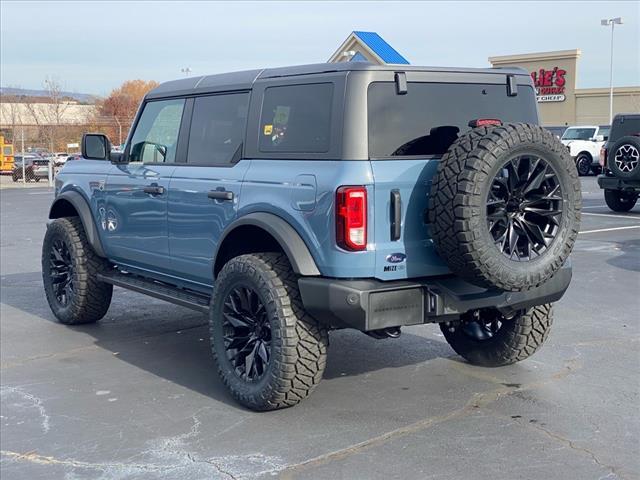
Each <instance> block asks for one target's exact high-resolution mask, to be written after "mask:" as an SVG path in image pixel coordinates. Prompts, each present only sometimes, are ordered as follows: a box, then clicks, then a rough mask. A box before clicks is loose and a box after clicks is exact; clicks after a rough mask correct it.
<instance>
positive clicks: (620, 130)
mask: <svg viewBox="0 0 640 480" xmlns="http://www.w3.org/2000/svg"><path fill="white" fill-rule="evenodd" d="M628 135H640V117H626V118H624V117H622V118H621V117H618V118H614V119H613V127H612V128H611V136H610V140H612V141H614V142H615V141H616V140H619V139H621V138H622V137H626V136H628Z"/></svg>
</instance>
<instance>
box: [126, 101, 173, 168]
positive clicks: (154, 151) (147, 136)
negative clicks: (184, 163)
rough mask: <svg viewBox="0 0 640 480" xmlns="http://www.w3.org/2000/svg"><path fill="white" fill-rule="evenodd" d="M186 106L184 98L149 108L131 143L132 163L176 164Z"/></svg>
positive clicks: (139, 123) (144, 112)
mask: <svg viewBox="0 0 640 480" xmlns="http://www.w3.org/2000/svg"><path fill="white" fill-rule="evenodd" d="M184 102H185V100H184V99H183V98H179V99H172V100H160V101H154V102H149V103H147V104H146V105H145V107H144V110H143V111H142V116H141V117H140V120H139V121H138V125H137V126H136V130H135V132H134V133H133V137H132V139H131V151H130V154H129V159H130V161H132V162H143V163H173V162H175V160H176V146H177V145H176V144H177V142H178V132H179V130H180V122H181V120H182V111H183V110H184Z"/></svg>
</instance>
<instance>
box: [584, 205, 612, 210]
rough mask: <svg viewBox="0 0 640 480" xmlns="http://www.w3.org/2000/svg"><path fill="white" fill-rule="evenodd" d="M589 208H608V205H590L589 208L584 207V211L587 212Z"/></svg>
mask: <svg viewBox="0 0 640 480" xmlns="http://www.w3.org/2000/svg"><path fill="white" fill-rule="evenodd" d="M587 208H607V206H606V205H589V206H588V207H582V209H583V210H586V209H587Z"/></svg>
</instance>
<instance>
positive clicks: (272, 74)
mask: <svg viewBox="0 0 640 480" xmlns="http://www.w3.org/2000/svg"><path fill="white" fill-rule="evenodd" d="M365 70H366V71H392V72H413V71H415V72H452V73H453V72H455V73H470V74H473V73H478V74H487V73H489V74H500V75H507V74H508V75H525V76H528V75H529V74H528V73H527V71H526V70H524V69H522V68H518V67H514V68H511V67H509V68H502V67H500V68H457V67H419V66H412V65H376V64H373V63H368V62H340V63H315V64H310V65H296V66H291V67H278V68H265V69H258V70H244V71H241V72H231V73H218V74H215V75H204V76H199V77H187V78H182V79H180V80H172V81H169V82H164V83H162V84H160V86H158V87H157V88H154V89H153V90H151V91H150V92H149V93H148V94H147V98H159V97H168V96H173V95H185V94H189V93H202V92H207V91H224V90H248V89H250V88H251V87H252V86H253V83H254V82H255V81H256V80H260V79H265V78H280V77H292V76H298V75H313V74H319V73H337V72H345V73H346V72H351V71H365Z"/></svg>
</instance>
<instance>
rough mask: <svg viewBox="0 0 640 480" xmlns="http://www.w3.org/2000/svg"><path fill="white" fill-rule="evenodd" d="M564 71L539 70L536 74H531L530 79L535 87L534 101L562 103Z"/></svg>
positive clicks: (560, 69) (565, 72)
mask: <svg viewBox="0 0 640 480" xmlns="http://www.w3.org/2000/svg"><path fill="white" fill-rule="evenodd" d="M566 74H567V71H566V70H563V69H562V68H559V67H553V69H552V70H546V69H544V68H541V69H540V70H538V71H537V72H531V79H532V80H533V84H534V85H535V87H536V100H537V101H538V102H540V103H544V102H564V101H565V95H564V88H565V83H566V80H565V78H564V76H565V75H566Z"/></svg>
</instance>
